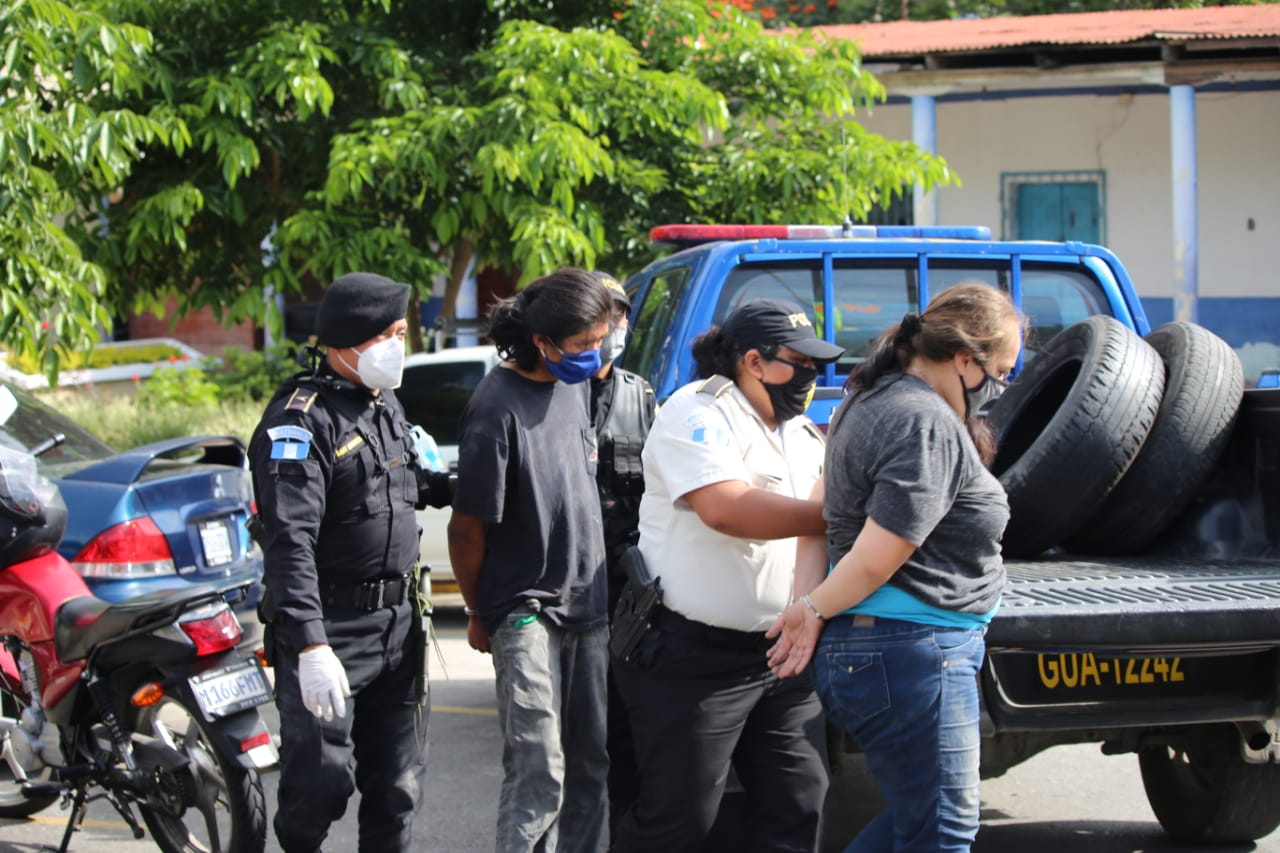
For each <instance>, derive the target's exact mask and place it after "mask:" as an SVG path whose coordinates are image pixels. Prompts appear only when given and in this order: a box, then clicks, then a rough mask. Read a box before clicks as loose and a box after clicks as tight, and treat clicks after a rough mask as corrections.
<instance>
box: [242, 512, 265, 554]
mask: <svg viewBox="0 0 1280 853" xmlns="http://www.w3.org/2000/svg"><path fill="white" fill-rule="evenodd" d="M244 526H245V529H246V530H248V531H249V536H250V538H252V539H253V541H254V542H257V543H258V547H259V548H266V547H267V525H266V523H265V522H264V521H263V520H262V516H260V515H258V514H257V513H256V512H255V513H251V514H250V515H249V517H248V518H246V519H245V522H244Z"/></svg>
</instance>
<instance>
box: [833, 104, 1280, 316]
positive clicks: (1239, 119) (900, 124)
mask: <svg viewBox="0 0 1280 853" xmlns="http://www.w3.org/2000/svg"><path fill="white" fill-rule="evenodd" d="M937 111H938V114H937V133H938V153H939V154H941V155H942V156H943V157H945V158H946V160H947V162H948V164H949V165H950V166H951V168H952V169H953V170H955V171H956V172H957V173H958V174H959V175H960V178H961V180H962V181H963V186H962V187H959V188H954V187H949V188H944V189H942V190H940V191H939V193H938V211H939V222H940V224H944V225H969V224H976V225H989V226H990V227H991V229H992V233H993V234H995V235H997V236H1000V232H1001V216H1002V212H1001V209H1000V174H1001V173H1002V172H1038V171H1046V172H1047V171H1063V170H1101V171H1103V172H1105V174H1106V208H1105V216H1106V222H1105V238H1104V240H1105V242H1106V244H1107V245H1108V247H1109V248H1111V249H1112V250H1114V251H1115V252H1116V253H1117V254H1118V255H1119V256H1120V258H1121V260H1122V261H1124V263H1125V266H1126V267H1127V268H1128V269H1129V272H1130V274H1131V275H1132V276H1133V279H1134V282H1135V284H1136V285H1137V288H1138V292H1139V294H1140V295H1142V296H1146V297H1165V298H1168V297H1171V296H1172V295H1173V257H1172V254H1173V248H1172V246H1173V221H1172V213H1171V210H1170V205H1171V198H1172V177H1171V166H1170V154H1169V140H1170V133H1171V131H1170V128H1169V104H1168V99H1167V98H1166V97H1165V96H1164V95H1156V94H1143V95H1136V96H1135V95H1132V94H1128V93H1125V94H1106V95H1099V96H1094V95H1072V96H1065V97H1039V98H1031V97H1021V98H1016V99H1009V100H989V101H959V102H947V101H944V100H939V101H938V105H937ZM1196 113H1197V115H1196V118H1197V125H1198V131H1197V144H1198V148H1199V150H1198V161H1199V178H1200V180H1199V194H1200V206H1199V208H1200V209H1199V221H1200V241H1199V247H1200V270H1199V272H1200V274H1199V282H1200V294H1201V296H1204V297H1220V296H1255V297H1280V276H1277V269H1278V268H1280V92H1243V93H1214V92H1210V93H1201V94H1198V95H1197V98H1196ZM858 120H859V121H860V122H861V123H862V124H863V125H864V126H866V127H867V128H868V129H869V130H871V131H874V132H876V133H880V134H883V135H885V136H888V137H890V138H894V139H910V138H911V107H910V105H908V104H902V105H897V104H894V105H891V106H889V105H881V106H878V107H876V108H875V110H874V112H873V113H872V114H870V115H866V114H863V115H860V116H859V117H858ZM1250 218H1252V220H1253V222H1254V229H1253V230H1252V231H1250V230H1248V228H1247V221H1248V220H1249V219H1250Z"/></svg>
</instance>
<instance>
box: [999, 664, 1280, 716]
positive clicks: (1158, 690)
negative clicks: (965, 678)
mask: <svg viewBox="0 0 1280 853" xmlns="http://www.w3.org/2000/svg"><path fill="white" fill-rule="evenodd" d="M988 659H989V661H990V664H991V667H992V668H993V670H994V673H995V676H996V680H997V681H998V682H999V685H1000V691H1001V693H1002V694H1003V695H1004V697H1005V698H1006V699H1007V700H1008V701H1011V702H1013V703H1014V704H1016V705H1056V704H1064V703H1065V704H1074V703H1080V702H1092V701H1114V700H1124V699H1134V700H1144V701H1148V700H1150V699H1154V698H1169V699H1174V698H1181V697H1188V696H1196V695H1206V694H1214V695H1221V696H1234V697H1238V698H1248V697H1250V696H1252V695H1253V694H1254V693H1256V692H1257V685H1259V684H1270V683H1273V682H1272V681H1271V676H1268V675H1267V673H1269V672H1271V671H1272V670H1273V668H1274V666H1275V659H1274V657H1273V656H1272V655H1271V654H1270V653H1254V654H1239V655H1222V656H1206V657H1182V656H1177V655H1165V656H1160V655H1109V654H1106V653H1103V652H1054V653H1028V652H1002V653H996V654H992V655H990V656H989V658H988Z"/></svg>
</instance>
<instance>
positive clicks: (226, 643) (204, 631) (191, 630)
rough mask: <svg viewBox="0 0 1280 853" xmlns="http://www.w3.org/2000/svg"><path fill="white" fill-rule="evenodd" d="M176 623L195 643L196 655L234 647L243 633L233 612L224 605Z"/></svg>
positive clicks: (213, 653)
mask: <svg viewBox="0 0 1280 853" xmlns="http://www.w3.org/2000/svg"><path fill="white" fill-rule="evenodd" d="M178 625H179V626H180V627H181V628H182V630H183V632H185V633H186V635H187V636H188V637H190V638H191V641H192V642H194V643H195V644H196V655H197V656H204V655H216V654H218V653H219V652H225V651H226V650H227V649H234V648H235V647H236V643H238V642H240V637H241V635H242V634H243V633H244V631H242V630H241V628H240V622H239V620H238V619H236V616H235V614H234V613H232V612H231V611H230V609H228V608H226V607H221V608H219V609H218V610H217V612H215V613H212V614H210V615H208V616H202V617H200V618H199V619H188V620H185V621H181V622H179V623H178Z"/></svg>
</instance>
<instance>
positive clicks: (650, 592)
mask: <svg viewBox="0 0 1280 853" xmlns="http://www.w3.org/2000/svg"><path fill="white" fill-rule="evenodd" d="M618 566H619V568H620V569H621V570H622V571H623V572H624V573H625V575H626V578H627V581H626V583H625V584H624V585H623V587H622V595H621V596H620V597H619V598H618V606H617V607H616V608H614V611H613V625H612V630H611V633H610V635H609V651H610V652H612V653H613V654H614V656H616V657H619V658H621V659H622V660H624V661H629V660H631V656H632V655H633V654H634V653H635V650H636V647H637V646H638V645H640V638H641V637H643V636H644V633H645V631H647V630H649V626H650V624H652V621H653V612H654V609H655V608H657V607H658V605H660V604H662V583H661V578H655V577H653V576H652V575H651V574H650V573H649V567H648V565H647V564H646V563H645V560H644V555H643V554H641V553H640V549H639V548H637V547H636V546H634V545H632V546H631V547H630V548H628V549H627V550H626V552H625V553H623V555H622V559H621V560H620V561H619V563H618Z"/></svg>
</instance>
